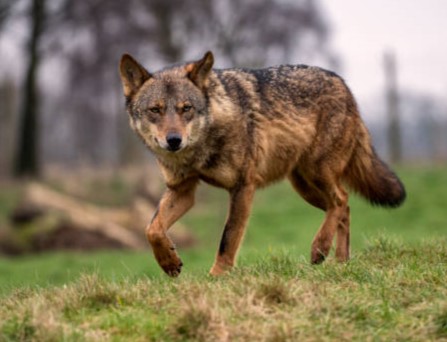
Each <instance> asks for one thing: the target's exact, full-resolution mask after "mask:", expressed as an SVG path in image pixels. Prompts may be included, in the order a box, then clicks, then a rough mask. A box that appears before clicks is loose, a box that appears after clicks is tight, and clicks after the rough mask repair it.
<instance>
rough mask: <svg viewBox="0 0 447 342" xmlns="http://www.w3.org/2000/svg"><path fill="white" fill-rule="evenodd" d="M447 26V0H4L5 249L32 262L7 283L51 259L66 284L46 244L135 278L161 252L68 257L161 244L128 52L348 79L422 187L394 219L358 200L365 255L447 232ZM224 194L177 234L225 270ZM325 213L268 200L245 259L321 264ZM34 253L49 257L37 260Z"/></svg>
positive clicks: (154, 184) (391, 157) (203, 205)
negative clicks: (128, 89)
mask: <svg viewBox="0 0 447 342" xmlns="http://www.w3.org/2000/svg"><path fill="white" fill-rule="evenodd" d="M446 17H447V3H446V2H445V1H442V0H427V1H424V2H423V3H421V2H407V1H403V0H396V1H392V2H390V1H385V0H374V1H372V0H367V1H362V2H358V1H355V0H340V1H330V0H319V1H311V0H248V1H241V0H216V1H208V0H181V1H180V0H172V1H166V0H128V1H106V0H89V1H74V0H16V1H12V0H0V62H1V63H0V186H1V188H0V251H2V252H3V254H5V255H21V256H22V257H21V258H25V259H20V258H19V259H14V260H10V259H0V278H1V277H2V272H3V275H5V274H8V276H7V278H8V279H17V282H19V283H20V282H22V281H24V280H23V279H22V278H23V277H21V275H20V274H21V272H26V271H24V270H28V268H31V269H36V267H37V266H35V264H34V263H35V262H37V263H39V262H41V263H42V264H39V265H48V263H49V264H51V263H56V264H54V265H55V266H54V267H47V266H42V269H44V270H42V271H39V272H41V273H39V274H44V273H45V272H49V273H48V274H47V276H43V275H42V279H43V281H47V280H48V279H53V280H54V279H56V280H57V279H59V280H58V281H65V279H67V277H68V275H67V272H68V271H67V266H66V264H57V262H59V261H57V262H56V261H55V260H56V258H53V257H52V256H51V255H50V256H45V255H43V254H42V253H43V252H45V251H48V250H50V251H53V253H62V254H57V256H58V258H57V260H65V258H68V259H70V260H71V261H70V262H72V263H75V264H76V263H77V262H81V261H80V260H84V261H82V262H85V263H86V264H82V262H81V264H82V265H81V266H79V265H78V266H76V267H78V268H76V267H75V268H76V269H81V268H83V267H87V269H91V268H92V267H93V268H94V267H96V266H97V265H98V264H97V263H99V265H101V266H100V267H99V268H100V269H104V270H109V271H110V272H111V273H113V274H114V272H117V271H116V270H115V267H116V258H119V259H120V260H124V259H125V258H130V259H129V260H130V261H128V262H124V261H123V265H124V264H125V267H124V266H123V267H124V269H125V270H128V272H130V273H132V274H139V272H141V273H142V274H143V273H144V274H147V272H148V270H149V269H151V270H152V268H151V267H153V266H155V265H154V262H153V261H152V260H150V262H151V264H150V265H149V266H148V265H147V264H148V263H149V261H146V258H147V259H150V256H149V253H148V251H145V252H131V253H130V252H129V253H127V252H122V251H121V252H119V253H121V254H119V256H117V254H110V253H112V252H110V253H109V254H107V253H108V252H107V253H105V254H101V255H102V256H101V257H98V258H92V257H91V256H87V257H85V256H84V255H82V256H80V255H78V254H69V253H68V254H67V253H65V252H61V251H66V250H75V251H78V250H97V249H101V250H103V249H107V250H108V249H110V248H113V249H119V250H132V251H138V250H145V249H146V250H147V249H148V248H147V246H146V243H145V240H144V236H143V230H144V225H145V222H147V221H148V220H149V219H150V217H151V213H152V211H153V209H154V206H155V205H156V202H157V200H158V198H159V196H160V194H161V193H162V191H163V184H162V182H161V179H160V176H159V173H158V169H157V167H156V164H155V162H154V159H153V158H152V157H151V155H150V154H149V152H147V151H146V150H145V149H144V147H143V145H142V144H141V143H140V141H139V140H138V139H137V138H136V137H135V136H134V134H133V133H132V132H131V130H130V128H129V125H128V123H127V114H126V113H125V110H124V98H123V95H122V90H121V84H120V80H119V76H118V72H117V67H118V61H119V59H120V57H121V55H122V54H123V53H124V52H128V53H130V54H132V55H133V56H135V57H136V58H137V59H138V60H139V61H141V62H142V64H143V65H145V66H146V67H147V68H148V70H150V71H156V70H158V69H160V68H162V67H164V66H166V65H168V64H171V63H177V62H180V61H185V60H191V59H197V58H199V57H201V56H202V55H203V53H204V52H205V51H207V50H212V51H213V52H214V54H215V59H216V62H215V67H218V68H225V67H254V68H257V67H263V66H268V65H275V64H286V63H290V64H309V65H318V66H321V67H324V68H327V69H331V70H334V71H336V72H337V73H338V74H340V75H341V76H342V77H343V78H344V79H345V80H346V82H347V84H348V85H349V86H350V88H351V90H352V91H353V93H354V95H355V97H356V99H357V101H358V103H359V106H360V109H361V113H362V116H363V118H364V119H365V121H366V123H367V126H368V128H369V129H370V132H371V134H372V136H373V140H374V144H375V146H376V148H377V150H378V152H379V154H380V155H381V156H382V157H383V158H384V159H385V160H387V161H389V162H390V163H392V164H393V165H395V166H396V167H397V170H398V173H399V174H400V175H402V178H403V180H404V183H406V185H407V188H409V189H408V192H409V200H408V202H407V204H406V205H405V206H404V207H403V208H402V209H400V211H396V212H388V211H386V212H385V211H380V210H379V211H377V210H376V209H373V208H370V207H368V206H367V205H365V204H364V203H363V202H362V201H359V200H357V199H354V203H353V206H354V207H355V206H358V208H359V209H358V211H359V214H358V215H359V216H361V218H358V219H357V220H358V221H356V218H355V217H354V218H353V222H354V224H353V229H354V232H355V231H356V230H355V229H356V228H358V229H359V230H358V232H359V233H358V234H357V235H354V236H353V242H354V244H353V248H360V247H362V246H363V244H364V241H365V235H368V232H369V233H371V234H376V233H378V232H380V231H383V230H385V231H386V232H388V228H390V229H389V230H390V231H393V232H394V233H396V234H397V235H400V236H401V237H402V238H403V239H407V240H409V241H410V240H411V241H417V240H418V239H419V238H421V237H424V236H431V235H433V236H439V235H442V236H445V235H446V231H447V219H446V217H445V216H446V214H444V211H445V204H446V201H447V193H446V191H445V185H446V184H447V182H446V181H447V178H446V176H445V175H446V173H447V172H446V171H447V167H446V164H447V163H446V162H447V63H446V62H445V61H446V60H447V45H446V44H445V41H447V24H446V21H445V18H446ZM202 188H203V187H202ZM416 194H417V195H416ZM443 196H444V197H443ZM272 197H275V198H277V199H278V200H275V203H276V202H278V205H276V206H275V205H271V203H270V202H269V201H271V198H272ZM226 200H227V197H226V196H225V194H221V192H218V191H215V190H213V189H211V188H209V187H205V188H204V189H201V191H200V193H199V202H198V204H197V206H196V208H194V209H193V210H192V212H193V213H191V214H188V215H187V217H186V218H185V219H184V220H182V222H181V226H180V227H179V228H178V229H176V230H175V231H176V232H177V233H175V232H173V235H175V239H177V240H176V241H177V242H178V244H179V246H180V248H185V253H186V258H189V259H188V260H191V263H192V264H193V265H196V266H195V267H197V269H200V270H203V268H204V266H203V265H211V263H212V257H213V255H214V253H215V248H216V247H217V245H218V238H219V236H220V232H221V227H222V226H223V222H224V220H225V215H226V208H223V209H222V207H223V206H222V203H225V202H226ZM264 204H265V205H264ZM352 212H353V215H355V213H356V211H355V209H353V210H352ZM321 219H322V214H321V213H319V212H318V211H315V209H312V208H310V207H309V206H308V205H306V204H304V203H303V201H302V200H300V199H299V198H298V197H297V196H296V195H295V194H294V193H293V191H291V190H290V189H289V188H288V186H287V185H284V184H281V185H278V186H276V187H274V188H273V189H271V190H266V191H264V192H262V194H261V195H259V196H258V197H257V204H255V212H254V214H253V218H252V221H251V225H250V227H251V230H250V231H249V233H248V235H247V239H246V243H245V244H246V245H247V248H246V249H244V248H245V247H244V248H243V252H242V259H243V260H250V258H254V257H255V255H256V253H257V252H254V251H257V250H259V246H263V247H261V249H262V248H265V246H270V247H271V248H273V249H274V248H277V247H278V248H279V247H284V246H285V247H290V248H292V247H293V248H297V251H298V252H297V253H300V254H304V255H307V254H308V250H309V246H310V242H311V238H312V236H313V234H314V233H315V232H316V229H317V227H318V225H319V224H320V221H321ZM356 222H357V226H358V227H355V225H356ZM371 222H374V223H371ZM193 226H194V229H193V228H191V227H193ZM272 226H273V227H274V229H273V228H272ZM307 226H309V227H307ZM390 226H391V227H390ZM392 226H398V227H394V228H396V229H392V228H393V227H392ZM298 228H300V229H298ZM361 229H363V230H361ZM401 229H402V230H401ZM255 230H256V231H257V233H256V232H253V233H252V232H251V231H255ZM354 234H355V233H354ZM272 235H275V236H276V237H272ZM190 246H194V248H191V249H188V247H190ZM244 250H245V252H244ZM54 251H56V252H54ZM252 251H253V252H252ZM259 252H260V253H262V252H263V251H259ZM29 253H40V254H39V255H40V259H34V258H32V257H31V259H26V257H23V255H26V254H29ZM64 253H65V254H64ZM102 253H104V252H102ZM113 253H118V252H113ZM73 255H74V256H73ZM205 255H206V256H207V258H208V260H206V261H202V260H203V259H204V258H203V257H204V256H205ZM108 258H109V259H108ZM123 258H124V259H123ZM134 258H136V259H134ZM140 258H141V260H140ZM90 260H94V262H91V261H90ZM98 260H102V261H98ZM104 260H111V262H110V263H111V265H113V267H112V266H110V267H109V268H108V266H106V264H107V262H106V261H104ZM126 260H127V259H126ZM135 260H136V261H135ZM142 260H145V261H144V262H143V261H142ZM101 262H103V264H101ZM12 265H13V266H12ZM57 265H58V266H57ZM95 265H96V266H95ZM129 265H138V266H129ZM146 266H148V267H149V268H146ZM2 267H3V269H2ZM21 267H22V268H23V269H22V268H21ZM132 267H139V268H138V270H136V269H133V268H132ZM37 269H39V267H37ZM68 269H69V268H68ZM153 270H154V271H153V272H154V273H158V270H157V269H156V268H153ZM42 272H43V273H42ZM73 272H74V271H73ZM106 272H108V271H106ZM126 272H127V271H126ZM69 273H70V272H69ZM118 273H119V272H118ZM45 274H46V273H45ZM70 274H72V276H74V275H73V274H76V272H74V273H70ZM14 277H16V278H14ZM36 277H37V276H36ZM51 277H53V278H51ZM56 280H55V281H56ZM1 283H2V282H1V281H0V284H1Z"/></svg>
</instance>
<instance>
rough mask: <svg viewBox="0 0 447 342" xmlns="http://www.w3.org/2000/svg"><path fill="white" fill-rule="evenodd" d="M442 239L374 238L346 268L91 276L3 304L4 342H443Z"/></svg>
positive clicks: (281, 255) (270, 261)
mask: <svg viewBox="0 0 447 342" xmlns="http://www.w3.org/2000/svg"><path fill="white" fill-rule="evenodd" d="M446 243H447V241H446V240H441V241H440V240H437V241H434V240H431V241H425V242H423V243H421V244H419V245H418V246H408V245H406V244H403V243H402V242H401V241H398V240H392V239H388V238H385V237H380V238H378V239H376V240H373V241H371V242H370V243H369V245H368V246H367V247H366V248H365V249H363V250H362V251H361V252H358V253H356V254H355V255H354V258H353V260H352V261H351V262H349V263H347V264H336V263H334V262H332V261H330V262H329V263H327V264H325V265H322V266H317V267H315V266H310V265H309V264H308V262H307V261H306V260H304V259H303V258H299V257H297V256H296V255H295V254H291V253H289V252H287V251H283V252H279V251H278V252H275V253H269V254H267V255H265V256H264V257H262V258H261V259H258V260H257V261H256V262H255V263H253V264H249V265H248V264H244V265H242V266H241V267H239V268H238V269H237V270H235V272H233V273H231V274H229V275H227V276H225V277H223V278H219V279H214V278H211V277H209V276H207V275H205V274H196V275H190V274H187V275H185V276H184V277H181V278H179V279H174V280H172V279H169V278H152V277H147V278H140V279H129V278H123V279H122V280H118V281H113V282H111V281H109V280H107V279H105V278H104V277H102V276H99V275H97V274H95V273H92V274H89V275H84V276H82V277H81V278H79V279H78V280H77V281H75V282H73V283H71V284H68V285H65V286H62V287H49V288H44V289H42V288H39V287H34V288H26V289H24V288H22V289H17V290H15V291H13V292H12V293H10V294H9V295H8V296H6V297H3V298H2V299H1V302H0V322H1V323H0V340H4V341H17V340H54V341H60V340H68V341H71V340H74V341H75V340H117V341H118V340H120V341H121V340H128V341H148V340H149V341H298V340H309V341H321V340H340V341H343V340H346V341H347V340H349V341H351V340H354V341H365V340H371V341H374V340H383V341H397V340H402V341H403V340H405V341H427V340H436V339H445V338H447V287H446V286H445V279H447V265H446V260H447V247H446V246H447V244H446Z"/></svg>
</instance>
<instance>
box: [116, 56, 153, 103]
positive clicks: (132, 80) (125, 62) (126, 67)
mask: <svg viewBox="0 0 447 342" xmlns="http://www.w3.org/2000/svg"><path fill="white" fill-rule="evenodd" d="M120 76H121V82H122V84H123V91H124V96H126V97H131V96H133V95H135V93H136V92H137V91H138V89H140V87H141V86H142V85H143V83H144V82H145V81H146V80H147V79H149V78H150V77H151V74H150V73H149V72H148V71H147V70H146V69H145V68H143V67H142V66H141V64H140V63H138V62H137V61H136V60H135V59H134V58H133V57H132V56H131V55H128V54H124V55H123V56H122V57H121V61H120Z"/></svg>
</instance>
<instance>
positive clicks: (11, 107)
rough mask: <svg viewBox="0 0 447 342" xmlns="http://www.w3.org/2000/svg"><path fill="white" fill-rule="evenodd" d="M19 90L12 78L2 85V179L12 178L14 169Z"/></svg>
mask: <svg viewBox="0 0 447 342" xmlns="http://www.w3.org/2000/svg"><path fill="white" fill-rule="evenodd" d="M16 96H17V88H16V85H15V84H14V81H13V80H12V79H11V78H6V79H5V80H3V81H2V83H0V103H1V107H0V177H3V178H4V177H10V176H11V175H12V171H13V167H12V163H13V153H14V148H13V147H14V140H15V134H14V133H15V130H14V129H11V128H13V127H15V123H16V120H15V115H14V114H15V106H16Z"/></svg>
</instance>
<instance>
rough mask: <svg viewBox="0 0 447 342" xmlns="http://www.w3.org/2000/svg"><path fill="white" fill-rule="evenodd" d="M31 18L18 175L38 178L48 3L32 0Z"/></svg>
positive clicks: (17, 166) (17, 157) (16, 173)
mask: <svg viewBox="0 0 447 342" xmlns="http://www.w3.org/2000/svg"><path fill="white" fill-rule="evenodd" d="M29 18H30V22H31V34H30V40H29V44H28V51H27V52H28V53H27V55H28V58H29V59H28V67H27V71H26V74H25V82H24V83H25V84H24V89H23V101H22V104H23V109H22V115H21V118H20V120H21V121H20V126H19V129H20V131H19V142H18V151H17V156H16V165H15V175H16V176H31V177H37V176H39V172H40V167H39V146H38V145H39V135H38V133H39V115H38V113H39V96H38V91H37V74H38V69H39V64H40V51H39V45H40V40H41V37H42V32H43V24H44V20H45V0H33V1H32V5H31V7H30V13H29Z"/></svg>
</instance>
